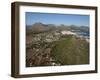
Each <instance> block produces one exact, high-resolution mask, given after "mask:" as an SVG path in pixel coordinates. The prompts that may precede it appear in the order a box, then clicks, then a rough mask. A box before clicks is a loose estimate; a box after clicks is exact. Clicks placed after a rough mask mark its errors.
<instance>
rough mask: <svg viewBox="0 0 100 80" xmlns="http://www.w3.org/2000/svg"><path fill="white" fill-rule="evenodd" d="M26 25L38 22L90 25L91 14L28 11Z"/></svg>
mask: <svg viewBox="0 0 100 80" xmlns="http://www.w3.org/2000/svg"><path fill="white" fill-rule="evenodd" d="M25 16H26V25H32V24H34V23H37V22H41V23H43V24H55V25H60V24H64V25H76V26H88V27H89V18H90V16H89V15H75V14H54V13H34V12H26V14H25Z"/></svg>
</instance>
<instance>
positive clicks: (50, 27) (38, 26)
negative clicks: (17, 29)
mask: <svg viewBox="0 0 100 80" xmlns="http://www.w3.org/2000/svg"><path fill="white" fill-rule="evenodd" d="M55 30H58V31H63V30H69V31H79V32H87V33H89V27H88V26H76V25H70V26H68V25H64V24H61V25H54V24H43V23H40V22H37V23H34V24H33V25H27V26H26V31H27V32H33V33H36V32H46V31H55Z"/></svg>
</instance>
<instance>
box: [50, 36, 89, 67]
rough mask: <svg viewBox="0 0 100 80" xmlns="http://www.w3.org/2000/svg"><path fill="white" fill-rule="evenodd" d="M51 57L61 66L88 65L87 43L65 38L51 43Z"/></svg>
mask: <svg viewBox="0 0 100 80" xmlns="http://www.w3.org/2000/svg"><path fill="white" fill-rule="evenodd" d="M53 44H54V45H55V46H54V47H53V48H52V51H51V56H52V57H53V58H54V59H55V60H56V61H57V62H59V63H60V64H61V65H76V64H89V43H88V42H86V40H84V39H83V40H81V39H79V38H76V37H74V36H67V37H66V38H62V39H61V40H60V41H57V42H54V43H53Z"/></svg>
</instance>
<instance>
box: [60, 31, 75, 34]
mask: <svg viewBox="0 0 100 80" xmlns="http://www.w3.org/2000/svg"><path fill="white" fill-rule="evenodd" d="M61 33H62V34H63V35H76V33H74V32H71V31H61Z"/></svg>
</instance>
